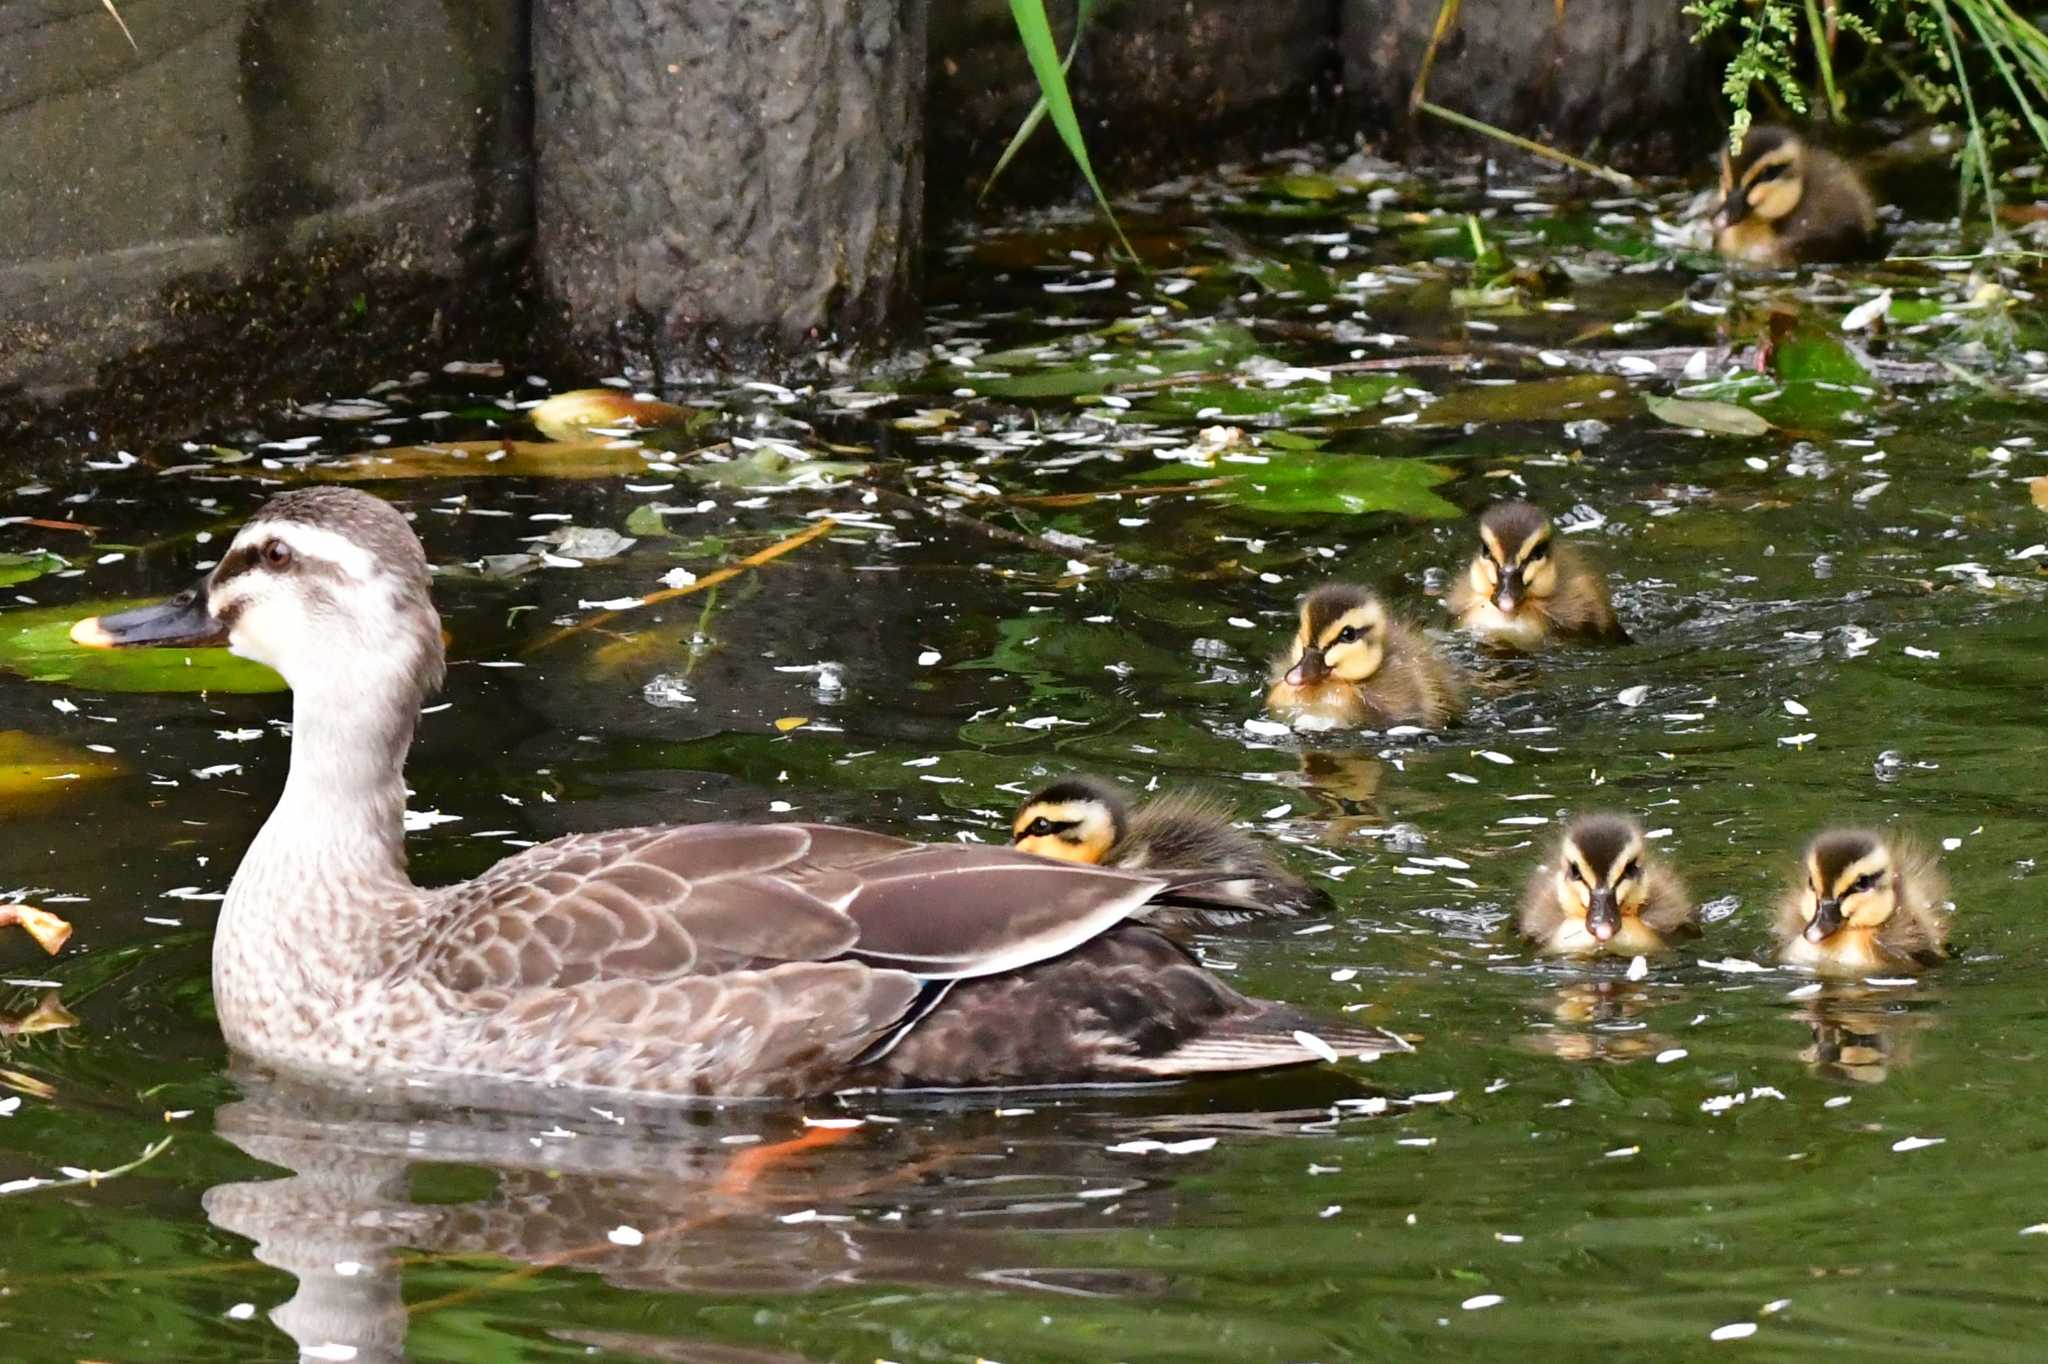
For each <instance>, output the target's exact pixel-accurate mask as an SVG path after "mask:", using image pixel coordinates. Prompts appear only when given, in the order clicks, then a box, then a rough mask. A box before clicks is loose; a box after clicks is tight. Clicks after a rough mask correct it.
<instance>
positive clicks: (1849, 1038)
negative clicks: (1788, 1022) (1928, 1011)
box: [1792, 981, 1928, 1085]
mask: <svg viewBox="0 0 2048 1364" xmlns="http://www.w3.org/2000/svg"><path fill="white" fill-rule="evenodd" d="M1792 1016H1793V1017H1794V1018H1796V1019H1798V1020H1799V1021H1800V1022H1802V1023H1804V1024H1806V1026H1807V1028H1808V1029H1809V1031H1810V1033H1811V1037H1812V1040H1811V1041H1810V1042H1808V1044H1807V1045H1806V1046H1804V1047H1802V1048H1800V1050H1799V1059H1800V1060H1801V1061H1804V1062H1805V1063H1806V1065H1807V1068H1808V1069H1809V1070H1811V1071H1812V1072H1813V1073H1814V1074H1816V1075H1819V1076H1822V1077H1824V1078H1827V1079H1830V1080H1844V1081H1848V1082H1849V1083H1852V1084H1859V1085H1875V1084H1882V1083H1883V1082H1884V1081H1885V1080H1887V1079H1889V1078H1890V1076H1891V1069H1892V1067H1893V1066H1895V1065H1911V1064H1912V1061H1913V1052H1914V1045H1913V1034H1914V1033H1916V1032H1918V1031H1919V1030H1920V1029H1921V1028H1923V1027H1926V1026H1927V1022H1928V1020H1927V1019H1926V1018H1925V1017H1923V1016H1922V1015H1919V1014H1915V1013H1912V1012H1910V1011H1908V1010H1907V1009H1906V1008H1904V1007H1903V1005H1902V1002H1901V1001H1900V999H1899V997H1898V995H1897V993H1896V992H1893V991H1885V990H1873V989H1870V988H1868V987H1865V986H1860V985H1852V984H1846V983H1842V982H1832V981H1831V982H1829V983H1828V985H1827V986H1826V987H1825V988H1824V989H1823V991H1822V992H1821V993H1820V994H1817V995H1815V996H1813V997H1812V998H1811V999H1808V1000H1805V1001H1803V1002H1802V1003H1801V1006H1800V1008H1799V1009H1798V1010H1796V1011H1795V1012H1794V1013H1793V1015H1792Z"/></svg>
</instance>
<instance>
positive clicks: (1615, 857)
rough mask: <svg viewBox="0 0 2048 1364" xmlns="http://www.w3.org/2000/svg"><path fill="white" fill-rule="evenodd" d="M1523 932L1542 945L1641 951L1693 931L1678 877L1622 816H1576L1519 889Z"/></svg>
mask: <svg viewBox="0 0 2048 1364" xmlns="http://www.w3.org/2000/svg"><path fill="white" fill-rule="evenodd" d="M1521 927H1522V935H1523V936H1524V937H1526V938H1528V939H1529V940H1530V941H1531V942H1534V943H1535V944H1536V945H1537V946H1538V947H1540V948H1541V949H1542V950H1544V951H1545V952H1554V953H1557V954H1559V955H1561V956H1571V957H1591V956H1598V955H1599V954H1601V953H1603V952H1610V953H1613V954H1615V955H1617V956H1624V957H1635V956H1648V955H1650V954H1651V953H1655V952H1663V951H1666V950H1667V949H1669V948H1671V947H1673V946H1675V945H1676V944H1677V940H1678V939H1680V938H1690V937H1696V936H1698V934H1699V926H1698V924H1697V923H1696V922H1695V919H1694V910H1693V903H1692V897H1691V896H1690V895H1688V894H1687V893H1686V889H1685V883H1684V882H1682V881H1680V880H1679V879H1678V877H1677V876H1676V875H1675V874H1674V873H1673V872H1672V871H1671V869H1670V868H1669V867H1666V866H1665V865H1664V864H1663V863H1662V862H1660V861H1658V860H1657V859H1656V858H1655V857H1652V856H1651V855H1650V851H1649V846H1648V844H1647V843H1646V842H1645V840H1644V837H1643V826H1642V825H1640V824H1638V823H1636V822H1635V821H1634V820H1632V819H1629V818H1627V817H1626V816H1624V815H1580V816H1579V817H1578V818H1577V819H1574V820H1573V821H1572V822H1571V824H1570V826H1569V827H1567V828H1566V829H1565V831H1564V837H1563V838H1562V839H1561V840H1559V842H1558V845H1557V849H1556V851H1555V852H1553V853H1552V854H1551V856H1550V858H1549V860H1548V861H1546V862H1545V863H1544V864H1543V865H1542V866H1540V867H1538V868H1537V869H1536V874H1535V875H1534V876H1532V877H1530V878H1529V888H1528V889H1527V890H1526V891H1524V892H1523V894H1522V915H1521Z"/></svg>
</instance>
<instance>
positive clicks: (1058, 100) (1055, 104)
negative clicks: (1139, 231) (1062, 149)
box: [1010, 0, 1138, 261]
mask: <svg viewBox="0 0 2048 1364" xmlns="http://www.w3.org/2000/svg"><path fill="white" fill-rule="evenodd" d="M1010 17H1011V18H1013V19H1015V20H1016V21H1017V36H1018V37H1020V38H1022V39H1023V40H1024V55H1025V56H1026V57H1029V58H1030V59H1031V71H1032V74H1033V75H1035V76H1037V77H1038V88H1039V89H1040V90H1041V91H1043V92H1044V93H1045V107H1046V113H1047V115H1048V116H1049V117H1051V119H1052V126H1053V129H1054V131H1056V132H1058V133H1059V135H1060V141H1062V142H1064V143H1066V144H1067V152H1068V154H1069V155H1071V156H1072V157H1073V158H1074V164H1075V165H1077V166H1079V167H1080V168H1081V175H1082V177H1083V178H1084V179H1086V180H1087V181H1088V188H1089V189H1090V190H1093V191H1094V193H1095V202H1096V203H1098V204H1100V205H1102V214H1103V216H1104V217H1105V218H1108V219H1109V225H1110V227H1111V229H1112V230H1114V231H1115V233H1116V239H1117V241H1118V242H1119V243H1121V244H1122V246H1123V248H1124V254H1125V255H1127V256H1129V257H1130V258H1131V259H1132V260H1133V261H1135V260H1137V259H1138V253H1137V252H1136V251H1134V250H1132V249H1131V242H1130V239H1129V238H1128V237H1126V236H1124V229H1123V227H1122V225H1121V224H1119V223H1118V222H1117V220H1116V212H1115V210H1113V209H1112V208H1110V206H1109V196H1107V195H1105V194H1104V193H1103V192H1102V183H1101V182H1100V181H1099V180H1097V179H1096V178H1095V167H1094V166H1093V165H1092V164H1090V162H1089V160H1088V144H1087V142H1086V141H1084V140H1083V139H1082V137H1081V121H1080V120H1079V119H1077V118H1075V117H1074V101H1073V99H1072V97H1070V96H1069V95H1068V94H1067V73H1066V72H1065V71H1064V70H1062V69H1061V67H1060V52H1059V48H1058V47H1057V46H1056V45H1055V44H1054V43H1053V40H1052V24H1051V23H1050V22H1048V21H1047V19H1046V17H1045V0H1010Z"/></svg>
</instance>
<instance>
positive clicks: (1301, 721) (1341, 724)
mask: <svg viewBox="0 0 2048 1364" xmlns="http://www.w3.org/2000/svg"><path fill="white" fill-rule="evenodd" d="M1464 693H1465V685H1464V680H1463V678H1462V677H1461V676H1460V674H1459V672H1458V669H1457V666H1456V665H1455V664H1453V663H1452V662H1451V661H1450V660H1449V659H1448V658H1446V657H1444V655H1443V653H1442V652H1441V651H1440V650H1439V649H1438V648H1437V647H1436V646H1435V645H1434V644H1432V643H1431V642H1430V641H1429V639H1428V638H1427V637H1425V636H1424V635H1423V634H1422V632H1421V631H1419V630H1417V629H1415V628H1414V627H1413V626H1411V625H1409V624H1408V623H1407V622H1405V621H1403V620H1401V619H1399V618H1398V617H1396V616H1394V615H1393V614H1392V613H1391V612H1389V611H1388V610H1387V606H1386V603H1385V602H1383V601H1381V600H1380V599H1379V597H1378V596H1377V595H1376V594H1374V593H1372V592H1370V591H1367V590H1366V589H1365V588H1363V587H1357V586H1354V585H1352V584H1350V583H1325V584H1323V585H1322V586H1321V587H1318V588H1316V589H1315V590H1314V591H1312V592H1310V593H1309V594H1308V595H1307V596H1305V597H1303V598H1302V599H1301V614H1300V623H1299V626H1298V628H1297V629H1296V631H1295V636H1294V642H1293V643H1292V644H1291V645H1289V646H1288V648H1287V649H1286V650H1285V651H1284V652H1282V653H1281V654H1280V655H1279V656H1278V657H1276V658H1275V659H1274V660H1273V669H1272V680H1271V684H1270V686H1269V687H1268V688H1267V691H1266V709H1267V710H1269V711H1271V712H1272V713H1273V714H1274V715H1277V716H1279V717H1280V718H1281V719H1283V720H1286V721H1288V722H1290V723H1293V724H1298V725H1307V726H1315V727H1320V728H1325V729H1357V728H1359V727H1361V726H1365V727H1370V728H1375V729H1382V728H1386V727H1388V726H1392V725H1421V726H1423V727H1424V728H1427V729H1437V728H1441V727H1442V726H1443V725H1444V723H1445V722H1446V721H1449V720H1451V719H1453V718H1455V717H1456V716H1457V715H1459V714H1460V713H1462V711H1463V710H1464V706H1465V695H1464Z"/></svg>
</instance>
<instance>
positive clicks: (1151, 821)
mask: <svg viewBox="0 0 2048 1364" xmlns="http://www.w3.org/2000/svg"><path fill="white" fill-rule="evenodd" d="M1010 838H1011V843H1012V845H1013V846H1015V847H1017V848H1018V849H1020V850H1022V851H1024V852H1029V853H1037V854H1038V855H1039V856H1041V857H1054V858H1058V859H1059V860H1061V861H1063V862H1084V863H1087V864H1089V865H1091V866H1099V867H1119V868H1122V869H1123V870H1125V871H1150V870H1154V869H1161V870H1172V871H1182V872H1188V871H1197V872H1215V873H1218V874H1220V876H1221V877H1224V878H1227V879H1219V880H1218V881H1217V882H1216V883H1215V884H1214V885H1209V886H1204V887H1203V888H1202V894H1203V896H1204V897H1205V900H1204V903H1201V904H1198V905H1190V906H1188V907H1186V908H1184V909H1179V910H1167V909H1162V910H1156V911H1154V912H1153V913H1152V914H1150V915H1148V916H1147V918H1146V922H1147V923H1150V924H1153V925H1157V926H1168V925H1171V926H1176V927H1182V926H1184V927H1189V928H1219V927H1225V926H1228V925H1231V924H1239V923H1244V922H1247V921H1249V920H1253V919H1261V918H1282V917H1293V916H1295V915H1298V914H1317V913H1322V912H1323V911H1326V910H1328V909H1329V908H1330V897H1329V896H1328V895H1325V894H1324V893H1323V892H1322V891H1320V890H1317V889H1316V888H1315V887H1314V886H1311V885H1310V884H1308V882H1306V881H1304V880H1302V879H1301V878H1300V877H1299V876H1296V875H1295V874H1294V873H1293V872H1291V871H1289V870H1287V868H1286V867H1284V866H1282V865H1281V863H1280V859H1279V858H1277V857H1275V856H1274V855H1273V853H1272V851H1271V850H1270V849H1269V848H1267V847H1266V845H1265V844H1264V843H1262V842H1260V841H1259V839H1257V838H1256V837H1254V836H1253V835H1251V834H1249V833H1246V832H1245V831H1244V830H1243V829H1240V828H1238V827H1237V825H1236V823H1235V822H1234V821H1233V820H1232V819H1231V817H1230V808H1229V807H1228V806H1227V805H1225V804H1223V802H1221V801H1220V800H1216V799H1214V798H1212V797H1209V796H1205V795H1202V794H1199V793H1196V792H1191V791H1168V792H1167V793H1166V794H1164V795H1160V796H1154V797H1152V798H1151V799H1150V800H1147V801H1145V802H1144V803H1143V804H1141V805H1139V806H1138V807H1137V808H1136V809H1133V808H1132V807H1131V805H1130V803H1129V802H1128V801H1126V800H1125V799H1124V796H1123V793H1122V792H1121V791H1119V790H1117V788H1116V787H1115V786H1113V785H1111V784H1110V783H1109V782H1106V781H1103V780H1101V779H1099V778H1096V777H1081V776H1075V777H1062V778H1061V779H1060V780H1058V781H1054V782H1048V783H1047V784H1046V785H1045V786H1043V787H1041V788H1039V790H1038V791H1037V792H1036V793H1034V794H1033V795H1032V796H1031V797H1030V798H1029V799H1027V800H1026V801H1025V802H1024V804H1023V805H1022V806H1021V807H1019V808H1018V810H1017V814H1016V817H1015V818H1014V819H1012V820H1011V821H1010ZM1226 900H1227V901H1229V902H1231V903H1225V901H1226Z"/></svg>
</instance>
